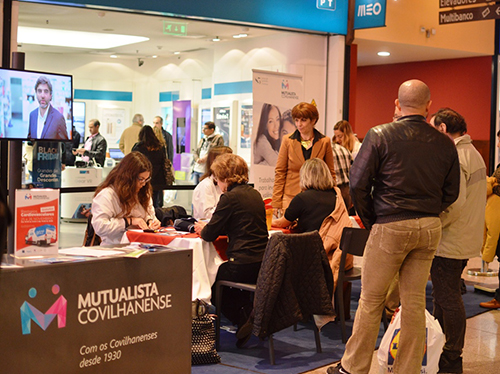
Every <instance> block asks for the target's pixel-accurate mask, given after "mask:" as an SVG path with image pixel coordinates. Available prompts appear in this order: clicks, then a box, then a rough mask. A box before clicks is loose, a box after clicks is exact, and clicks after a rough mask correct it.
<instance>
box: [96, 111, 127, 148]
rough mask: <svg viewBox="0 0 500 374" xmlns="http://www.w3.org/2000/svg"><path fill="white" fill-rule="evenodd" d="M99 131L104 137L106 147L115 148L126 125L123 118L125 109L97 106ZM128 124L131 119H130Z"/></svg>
mask: <svg viewBox="0 0 500 374" xmlns="http://www.w3.org/2000/svg"><path fill="white" fill-rule="evenodd" d="M98 115H99V117H98V118H99V121H100V122H101V127H100V128H99V132H100V133H101V135H102V136H104V137H105V138H106V141H107V142H108V148H117V147H118V143H119V142H120V136H121V135H122V132H123V130H125V128H126V127H128V125H127V122H126V120H125V115H126V111H125V109H123V108H101V107H100V108H99V113H98ZM130 124H132V121H131V120H130Z"/></svg>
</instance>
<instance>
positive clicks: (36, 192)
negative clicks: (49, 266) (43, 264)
mask: <svg viewBox="0 0 500 374" xmlns="http://www.w3.org/2000/svg"><path fill="white" fill-rule="evenodd" d="M15 213H16V214H15V228H16V232H15V240H14V255H15V256H16V257H26V256H47V255H49V256H54V255H57V250H58V248H59V190H57V189H31V190H16V212H15Z"/></svg>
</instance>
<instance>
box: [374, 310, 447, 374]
mask: <svg viewBox="0 0 500 374" xmlns="http://www.w3.org/2000/svg"><path fill="white" fill-rule="evenodd" d="M425 326H426V328H425V332H426V334H425V335H426V340H425V353H424V358H423V360H422V370H421V373H422V374H436V373H437V372H438V370H439V358H440V357H441V353H442V352H443V346H444V341H445V337H444V334H443V330H442V329H441V326H440V325H439V322H438V321H437V320H436V319H435V318H434V317H433V316H432V315H431V314H430V313H429V312H428V311H427V310H426V311H425ZM400 330H401V307H399V312H398V311H397V312H396V315H395V317H394V318H393V320H392V322H391V324H390V325H389V327H388V328H387V331H386V332H385V334H384V337H383V338H382V342H381V343H380V347H379V350H378V353H377V358H378V364H379V368H380V370H379V373H380V374H386V373H393V372H394V371H393V365H394V359H395V358H396V354H397V352H398V344H399V332H400Z"/></svg>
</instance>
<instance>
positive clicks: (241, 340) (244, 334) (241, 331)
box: [236, 312, 253, 348]
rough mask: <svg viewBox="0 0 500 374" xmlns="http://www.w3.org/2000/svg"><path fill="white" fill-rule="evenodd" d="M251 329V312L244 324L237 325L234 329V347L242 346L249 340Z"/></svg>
mask: <svg viewBox="0 0 500 374" xmlns="http://www.w3.org/2000/svg"><path fill="white" fill-rule="evenodd" d="M252 331H253V312H252V313H250V317H248V319H247V320H246V322H245V323H244V324H242V325H241V326H239V327H238V330H237V331H236V338H237V339H238V340H237V341H236V347H238V348H243V347H244V346H245V344H247V342H248V341H249V340H250V338H251V336H252Z"/></svg>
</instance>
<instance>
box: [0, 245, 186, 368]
mask: <svg viewBox="0 0 500 374" xmlns="http://www.w3.org/2000/svg"><path fill="white" fill-rule="evenodd" d="M24 262H25V263H26V265H27V266H24V267H9V268H2V269H1V270H0V297H1V303H2V307H1V308H0V337H1V338H0V349H1V352H2V359H1V364H0V365H1V369H0V371H1V372H2V373H23V374H29V373H50V374H52V373H64V374H67V373H131V374H132V373H133V374H136V373H173V374H178V373H181V374H183V373H186V374H187V373H190V372H191V271H192V269H191V266H192V265H191V264H192V251H190V250H179V251H173V252H167V251H166V252H159V253H154V254H145V255H143V256H141V257H140V258H138V259H135V258H123V257H107V258H104V259H98V260H88V261H81V262H68V263H59V264H50V265H41V264H39V263H36V262H32V263H29V261H28V260H24ZM28 265H29V266H28Z"/></svg>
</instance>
